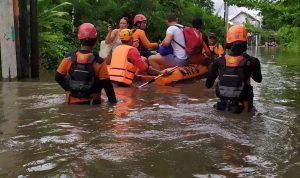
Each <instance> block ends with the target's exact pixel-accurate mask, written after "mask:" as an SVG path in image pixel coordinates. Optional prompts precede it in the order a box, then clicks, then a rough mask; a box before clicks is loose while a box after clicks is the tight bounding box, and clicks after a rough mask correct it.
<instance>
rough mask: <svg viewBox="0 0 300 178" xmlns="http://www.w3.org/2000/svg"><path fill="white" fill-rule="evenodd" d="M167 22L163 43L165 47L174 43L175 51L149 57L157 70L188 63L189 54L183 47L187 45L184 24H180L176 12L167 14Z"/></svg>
mask: <svg viewBox="0 0 300 178" xmlns="http://www.w3.org/2000/svg"><path fill="white" fill-rule="evenodd" d="M167 23H168V25H169V27H168V29H167V31H166V36H165V38H164V40H163V41H162V43H161V45H162V46H164V47H168V46H170V45H172V48H173V53H172V54H168V55H165V56H163V55H161V54H160V53H157V54H156V55H152V56H150V57H149V58H148V60H149V63H150V65H151V66H153V68H155V69H157V70H163V69H166V68H169V67H174V66H185V65H188V56H187V53H186V51H185V49H184V48H183V47H182V46H185V39H184V34H183V32H182V29H181V28H183V25H180V24H178V22H177V18H176V15H175V14H174V13H170V14H169V15H168V16H167Z"/></svg>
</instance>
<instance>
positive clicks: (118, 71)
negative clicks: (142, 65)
mask: <svg viewBox="0 0 300 178" xmlns="http://www.w3.org/2000/svg"><path fill="white" fill-rule="evenodd" d="M131 48H134V47H132V46H128V45H119V46H118V47H116V49H115V50H114V52H113V54H112V58H111V64H110V70H109V77H110V80H112V81H117V82H121V83H125V84H127V85H131V84H132V80H133V78H134V76H135V72H136V71H137V67H136V66H135V65H133V64H132V63H131V62H130V61H128V58H127V55H128V51H129V50H130V49H131Z"/></svg>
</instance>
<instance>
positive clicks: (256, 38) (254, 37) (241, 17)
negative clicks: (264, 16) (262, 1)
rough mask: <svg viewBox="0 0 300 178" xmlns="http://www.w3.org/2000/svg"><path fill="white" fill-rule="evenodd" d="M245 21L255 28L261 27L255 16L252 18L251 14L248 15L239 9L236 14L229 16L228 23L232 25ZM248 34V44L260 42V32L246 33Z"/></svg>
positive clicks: (255, 44) (241, 23)
mask: <svg viewBox="0 0 300 178" xmlns="http://www.w3.org/2000/svg"><path fill="white" fill-rule="evenodd" d="M246 21H248V22H249V23H251V24H252V25H253V26H255V27H257V28H261V22H260V21H259V20H258V19H257V18H254V17H253V16H252V15H250V14H248V13H246V12H243V11H241V12H240V13H238V14H237V15H236V16H234V17H233V18H231V19H230V20H229V23H230V24H232V25H243V24H245V23H246ZM248 36H249V39H248V44H249V45H250V46H258V45H260V42H261V35H260V34H252V33H248Z"/></svg>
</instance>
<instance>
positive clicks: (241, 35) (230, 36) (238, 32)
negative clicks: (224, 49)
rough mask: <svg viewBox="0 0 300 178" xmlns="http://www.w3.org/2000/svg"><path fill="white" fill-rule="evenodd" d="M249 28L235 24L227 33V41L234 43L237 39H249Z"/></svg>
mask: <svg viewBox="0 0 300 178" xmlns="http://www.w3.org/2000/svg"><path fill="white" fill-rule="evenodd" d="M247 35H248V33H247V30H246V29H245V27H243V26H241V25H234V26H232V27H230V28H229V29H228V31H227V35H226V43H233V42H235V41H247V38H248V37H247Z"/></svg>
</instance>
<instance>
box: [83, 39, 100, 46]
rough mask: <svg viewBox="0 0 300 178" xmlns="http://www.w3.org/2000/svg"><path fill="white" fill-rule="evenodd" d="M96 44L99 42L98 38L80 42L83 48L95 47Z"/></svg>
mask: <svg viewBox="0 0 300 178" xmlns="http://www.w3.org/2000/svg"><path fill="white" fill-rule="evenodd" d="M96 42H97V38H92V39H89V38H85V39H81V40H80V44H81V45H82V46H94V45H95V44H96Z"/></svg>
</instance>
